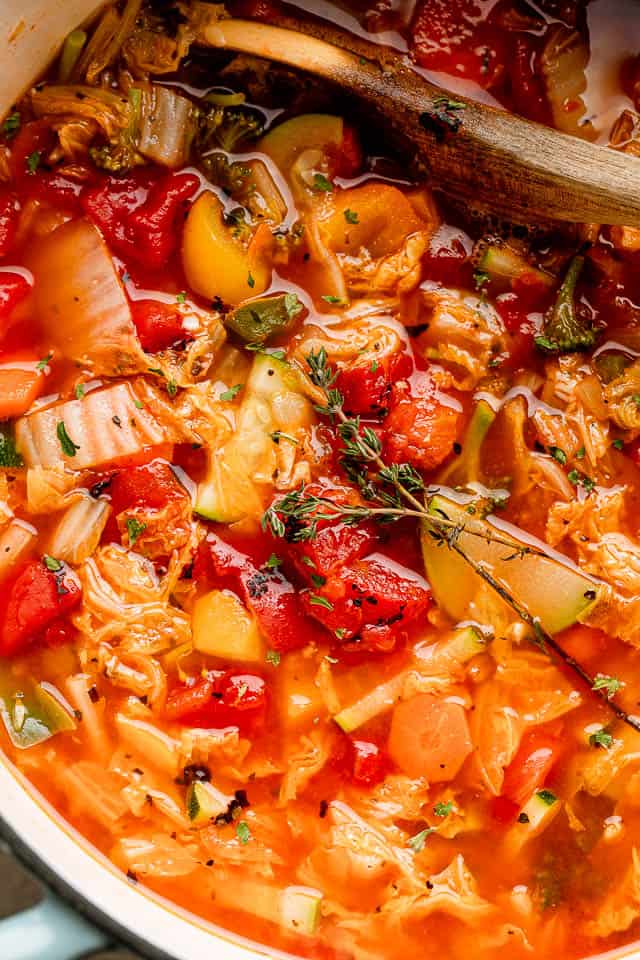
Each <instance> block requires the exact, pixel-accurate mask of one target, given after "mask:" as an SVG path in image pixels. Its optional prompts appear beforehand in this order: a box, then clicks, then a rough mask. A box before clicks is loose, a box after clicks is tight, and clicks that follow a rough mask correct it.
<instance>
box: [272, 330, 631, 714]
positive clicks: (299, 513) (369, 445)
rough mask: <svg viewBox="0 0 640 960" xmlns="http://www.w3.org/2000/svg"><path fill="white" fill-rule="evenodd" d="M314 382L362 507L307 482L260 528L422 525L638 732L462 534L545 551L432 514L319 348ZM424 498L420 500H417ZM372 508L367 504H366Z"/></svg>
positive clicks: (307, 532)
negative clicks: (348, 401)
mask: <svg viewBox="0 0 640 960" xmlns="http://www.w3.org/2000/svg"><path fill="white" fill-rule="evenodd" d="M306 360H307V364H308V367H309V378H310V380H311V382H312V383H313V384H314V386H316V387H318V388H319V389H320V390H321V391H322V394H323V399H324V402H323V403H318V404H316V407H315V409H316V410H317V411H318V413H320V414H322V415H324V416H326V417H328V418H329V419H330V420H331V422H332V423H334V424H335V425H336V430H337V433H338V435H339V436H340V438H341V440H342V443H343V447H342V450H341V454H342V457H341V464H342V466H343V468H344V469H345V471H346V473H347V476H348V477H349V479H350V480H351V481H352V482H353V483H354V484H355V485H356V486H357V487H358V490H359V491H360V494H361V496H362V498H363V499H364V500H365V501H367V503H364V504H349V503H345V504H342V503H335V502H334V501H333V500H330V499H329V498H327V497H321V496H317V495H315V494H312V493H308V492H307V491H306V489H305V485H304V484H301V486H300V487H299V488H298V489H296V490H292V491H291V492H290V493H288V494H286V495H285V496H283V497H281V498H280V499H279V500H277V501H275V502H274V503H273V504H272V505H271V506H270V507H269V508H268V509H267V510H266V512H265V513H264V515H263V518H262V528H263V530H270V531H271V533H272V534H273V535H274V536H275V537H281V538H287V539H288V540H290V541H292V542H301V541H307V540H313V539H314V538H315V536H316V534H317V532H318V524H319V523H321V522H322V521H329V522H340V523H343V524H347V525H353V526H355V525H357V524H359V523H362V522H364V521H366V520H376V521H378V522H391V521H395V520H398V519H400V518H401V517H403V518H404V517H413V518H415V519H418V520H421V521H422V522H423V523H424V525H425V528H426V531H427V533H428V535H429V536H431V537H432V538H433V539H434V540H436V541H438V542H439V543H441V544H442V545H443V547H444V548H446V549H449V550H452V551H453V552H454V553H456V554H458V556H459V557H461V558H462V560H464V561H465V563H467V564H468V565H469V566H470V567H471V568H472V570H473V571H474V572H475V573H476V574H477V575H478V576H479V577H480V578H481V579H482V580H483V581H484V582H485V583H486V584H487V585H488V586H489V587H491V589H492V590H494V591H495V592H496V593H497V594H498V596H499V597H501V599H502V600H503V601H504V602H505V603H506V604H507V605H508V606H509V607H510V608H511V609H512V610H513V611H514V613H516V615H517V616H518V617H519V618H520V619H521V620H522V621H523V622H524V623H526V624H527V625H528V626H529V627H530V628H531V630H532V632H533V637H534V640H535V642H536V643H537V645H538V646H539V647H540V649H541V650H543V651H544V652H546V653H549V654H550V655H551V656H553V657H555V659H557V660H559V661H560V662H562V663H563V664H564V665H565V666H566V667H568V668H569V669H570V670H571V671H573V673H575V674H576V675H577V676H578V677H580V679H581V680H582V681H583V682H584V683H585V684H586V685H587V686H588V687H589V688H590V689H591V691H592V692H593V693H594V694H595V695H596V696H598V697H599V698H600V699H601V700H602V701H603V702H604V703H605V704H606V705H607V706H608V707H609V709H610V710H611V711H612V713H613V714H614V715H615V716H616V717H617V718H618V719H619V720H621V721H622V722H624V723H626V724H628V725H629V726H630V727H633V729H634V730H637V731H639V732H640V717H635V716H633V715H632V714H629V713H627V712H626V711H625V710H624V709H623V708H622V707H621V706H619V705H618V703H616V702H615V700H614V698H613V696H614V693H616V692H617V690H613V687H611V688H610V687H605V685H603V684H601V683H600V682H599V681H598V678H597V677H596V676H593V675H592V674H590V673H589V671H588V670H587V669H586V668H585V667H583V665H582V664H581V663H580V662H579V661H578V660H576V659H575V657H573V656H572V655H571V654H570V653H568V651H567V650H565V649H564V648H563V647H562V646H561V645H560V644H559V643H558V641H557V640H556V639H555V638H554V637H553V636H552V635H551V634H550V633H547V631H546V630H544V628H543V627H542V625H541V623H540V621H539V620H538V619H537V618H536V617H534V616H533V615H532V614H531V613H530V612H529V610H528V609H527V608H526V607H525V606H524V605H523V604H521V603H520V602H519V601H518V600H517V599H516V598H515V597H514V596H513V595H512V594H511V593H510V592H509V591H508V590H507V588H506V587H505V586H504V584H502V583H501V582H500V581H499V580H497V579H496V578H495V577H494V576H493V574H492V573H491V572H490V570H489V569H487V566H486V565H485V564H484V563H482V561H478V560H475V559H474V558H473V557H471V556H469V554H468V553H466V551H465V550H464V549H463V548H462V546H461V545H460V542H459V540H460V535H461V534H462V533H465V534H467V535H469V534H471V535H472V536H479V537H482V538H483V539H485V540H487V541H488V542H491V543H500V544H504V545H505V546H508V547H509V548H510V550H511V553H510V555H509V556H507V557H504V558H503V559H504V560H514V559H516V558H518V557H523V556H525V555H527V554H532V555H537V556H543V557H545V556H547V554H546V553H545V551H544V550H541V549H539V548H537V547H532V546H529V545H524V544H523V545H522V546H520V545H514V543H513V541H512V540H510V539H507V538H506V537H501V536H500V535H499V534H493V533H491V534H490V535H488V534H487V533H486V532H485V531H479V530H474V529H473V526H467V525H465V524H463V523H459V522H457V521H453V520H450V519H449V518H448V517H447V516H446V515H445V514H444V513H443V512H442V511H441V510H439V511H437V512H435V513H434V512H432V508H433V503H432V500H431V496H430V491H429V490H428V489H427V488H426V486H425V483H424V480H423V479H422V477H421V476H420V474H419V473H418V472H417V471H416V470H415V469H414V468H413V467H412V466H411V465H410V464H408V463H402V464H387V463H385V461H384V460H383V458H382V444H381V442H380V439H379V437H378V435H377V434H376V432H375V431H374V430H372V429H371V427H367V426H362V424H361V422H360V419H359V417H348V416H347V415H346V414H345V412H344V410H343V406H344V398H343V396H342V393H341V392H340V390H338V389H337V388H336V386H335V382H336V378H337V371H336V370H335V369H333V368H332V367H331V366H330V365H329V363H328V358H327V354H326V351H325V349H324V347H322V348H321V349H320V350H318V351H317V352H312V353H310V354H309V355H308V356H307V358H306ZM418 496H421V497H422V499H419V498H418ZM369 503H371V504H372V505H371V506H369V505H368V504H369Z"/></svg>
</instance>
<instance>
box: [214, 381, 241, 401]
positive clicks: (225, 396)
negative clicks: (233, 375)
mask: <svg viewBox="0 0 640 960" xmlns="http://www.w3.org/2000/svg"><path fill="white" fill-rule="evenodd" d="M243 386H244V384H242V383H236V384H235V385H234V386H233V387H229V389H228V390H225V391H223V393H221V394H220V399H221V400H225V401H227V400H235V398H236V397H237V396H238V394H239V393H240V391H241V390H242V388H243Z"/></svg>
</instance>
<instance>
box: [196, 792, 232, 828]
mask: <svg viewBox="0 0 640 960" xmlns="http://www.w3.org/2000/svg"><path fill="white" fill-rule="evenodd" d="M232 800H233V797H229V796H226V795H225V794H224V793H222V792H221V791H220V790H218V789H216V787H214V786H213V784H211V783H198V782H196V783H192V784H191V786H190V787H189V789H188V790H187V799H186V803H187V815H188V817H189V820H190V821H191V823H192V824H193V825H194V827H203V826H204V825H205V824H207V823H209V821H210V820H215V819H216V817H220V816H224V815H225V814H226V812H227V810H228V809H229V805H230V803H231V801H232Z"/></svg>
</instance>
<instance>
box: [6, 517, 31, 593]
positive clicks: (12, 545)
mask: <svg viewBox="0 0 640 960" xmlns="http://www.w3.org/2000/svg"><path fill="white" fill-rule="evenodd" d="M36 537H37V531H36V530H35V528H34V527H32V526H31V525H30V524H28V523H25V522H24V520H18V519H14V520H12V521H11V523H10V524H9V526H8V527H6V528H5V529H4V530H3V531H2V534H0V581H1V580H4V578H5V577H6V576H7V575H8V574H9V573H10V572H11V570H12V569H13V567H14V566H15V564H16V562H17V561H18V560H19V559H20V558H21V557H23V556H24V554H25V553H27V551H28V550H29V548H30V546H31V545H32V544H33V541H34V540H35V538H36Z"/></svg>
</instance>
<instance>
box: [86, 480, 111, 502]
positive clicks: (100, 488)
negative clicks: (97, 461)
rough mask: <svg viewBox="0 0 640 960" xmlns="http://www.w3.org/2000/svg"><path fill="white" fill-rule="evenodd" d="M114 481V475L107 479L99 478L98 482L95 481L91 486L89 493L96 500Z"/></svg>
mask: <svg viewBox="0 0 640 960" xmlns="http://www.w3.org/2000/svg"><path fill="white" fill-rule="evenodd" d="M112 483H113V477H109V478H108V479H107V480H98V482H97V483H94V485H93V486H92V487H91V489H90V490H89V493H90V494H91V496H92V497H93V498H94V500H97V499H98V497H99V496H100V494H102V493H104V491H105V490H107V489H108V488H109V487H110V486H111V484H112Z"/></svg>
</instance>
